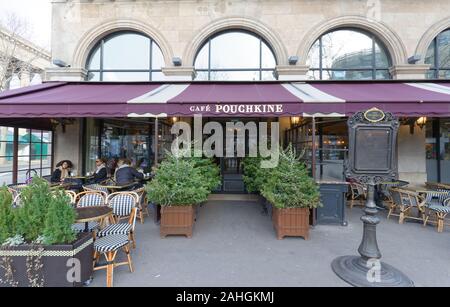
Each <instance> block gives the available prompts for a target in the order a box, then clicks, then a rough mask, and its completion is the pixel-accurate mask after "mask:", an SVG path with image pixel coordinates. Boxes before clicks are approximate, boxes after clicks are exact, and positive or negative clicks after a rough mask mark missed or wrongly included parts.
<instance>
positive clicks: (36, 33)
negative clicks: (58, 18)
mask: <svg viewBox="0 0 450 307" xmlns="http://www.w3.org/2000/svg"><path fill="white" fill-rule="evenodd" d="M12 14H14V15H16V16H17V17H18V18H19V19H20V20H21V21H23V22H24V23H25V24H26V25H27V29H26V34H25V35H24V36H25V38H27V39H29V40H30V41H32V42H33V43H35V44H37V45H39V46H41V47H44V48H46V49H50V34H51V4H50V0H0V21H1V22H2V23H4V21H5V20H8V18H9V17H8V16H10V15H12Z"/></svg>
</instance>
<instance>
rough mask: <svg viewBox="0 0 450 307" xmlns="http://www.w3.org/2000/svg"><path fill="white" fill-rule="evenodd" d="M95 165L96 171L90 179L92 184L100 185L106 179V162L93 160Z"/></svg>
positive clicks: (101, 159) (100, 159)
mask: <svg viewBox="0 0 450 307" xmlns="http://www.w3.org/2000/svg"><path fill="white" fill-rule="evenodd" d="M95 165H96V167H97V169H96V170H95V172H94V178H93V179H92V183H100V182H102V181H105V180H106V179H108V170H107V168H106V160H105V159H103V158H99V159H97V160H95Z"/></svg>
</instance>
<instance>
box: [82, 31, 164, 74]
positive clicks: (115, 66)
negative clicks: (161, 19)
mask: <svg viewBox="0 0 450 307" xmlns="http://www.w3.org/2000/svg"><path fill="white" fill-rule="evenodd" d="M87 63H88V65H87V69H88V71H89V72H88V77H87V80H88V81H151V80H153V78H152V76H153V75H154V73H158V72H161V71H162V67H163V66H164V57H163V55H162V52H161V49H160V48H159V46H158V45H157V44H156V43H155V42H154V41H153V40H152V39H150V38H149V37H147V36H145V35H142V34H139V33H134V32H119V33H114V34H112V35H110V36H108V37H105V38H104V39H103V40H101V41H100V42H99V43H98V44H97V45H96V46H95V48H94V49H93V51H92V52H91V55H90V57H89V59H88V61H87Z"/></svg>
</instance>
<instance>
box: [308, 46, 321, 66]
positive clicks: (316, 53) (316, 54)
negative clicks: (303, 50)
mask: <svg viewBox="0 0 450 307" xmlns="http://www.w3.org/2000/svg"><path fill="white" fill-rule="evenodd" d="M306 64H307V65H309V66H310V67H311V68H320V41H319V40H317V41H316V42H315V43H314V45H313V46H312V47H311V49H310V50H309V54H308V59H307V61H306Z"/></svg>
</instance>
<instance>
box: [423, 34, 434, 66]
mask: <svg viewBox="0 0 450 307" xmlns="http://www.w3.org/2000/svg"><path fill="white" fill-rule="evenodd" d="M434 43H435V42H434V40H433V42H432V43H431V45H430V47H428V50H427V54H426V55H425V64H430V65H431V67H432V68H433V67H434V64H435V57H434V50H435V48H434Z"/></svg>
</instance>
